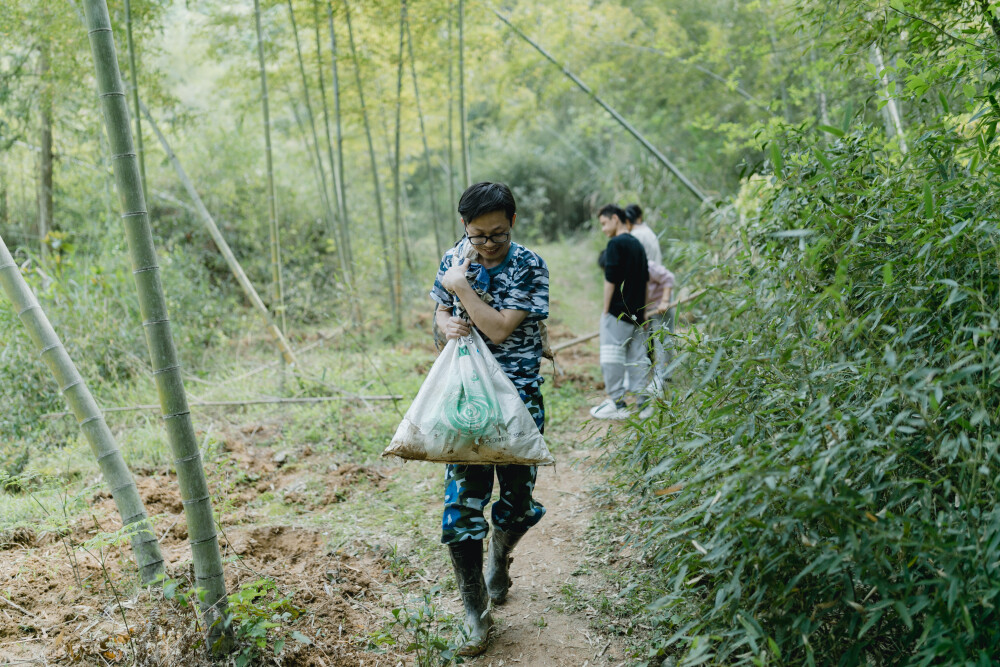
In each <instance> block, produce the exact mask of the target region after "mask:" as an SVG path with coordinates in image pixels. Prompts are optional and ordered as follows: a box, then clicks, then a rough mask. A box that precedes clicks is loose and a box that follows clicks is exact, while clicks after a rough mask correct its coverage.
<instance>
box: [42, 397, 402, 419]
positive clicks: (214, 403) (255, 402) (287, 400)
mask: <svg viewBox="0 0 1000 667" xmlns="http://www.w3.org/2000/svg"><path fill="white" fill-rule="evenodd" d="M402 398H403V397H402V396H401V395H399V394H380V395H377V396H354V395H350V396H346V395H345V396H302V397H298V398H253V399H248V400H245V401H198V402H197V403H191V407H238V406H243V405H272V404H282V403H323V402H326V401H398V400H401V399H402ZM159 409H160V406H159V405H153V404H152V403H149V404H143V405H132V406H128V407H123V408H104V410H103V411H104V412H139V411H141V410H159ZM69 414H70V413H69V412H49V413H47V414H44V415H42V417H44V418H45V419H56V418H58V417H66V416H68V415H69Z"/></svg>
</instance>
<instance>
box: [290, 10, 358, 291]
mask: <svg viewBox="0 0 1000 667" xmlns="http://www.w3.org/2000/svg"><path fill="white" fill-rule="evenodd" d="M288 16H289V18H290V19H291V21H292V35H294V36H295V53H296V55H297V56H298V61H299V74H300V75H301V77H302V95H303V97H304V98H305V102H306V116H307V117H308V118H307V120H308V121H309V128H310V130H311V131H312V138H313V152H314V153H315V157H316V168H317V169H318V170H319V181H320V196H321V197H322V200H323V206H324V208H325V209H326V217H327V229H328V232H329V233H330V235H331V236H332V237H333V238H334V242H335V243H336V245H337V258H338V260H339V261H340V269H341V273H342V274H343V275H344V276H346V275H347V273H346V263H347V259H346V257H345V256H344V248H343V247H342V245H341V243H340V241H339V240H337V233H336V229H337V227H336V222H335V217H334V213H333V205H332V204H331V203H330V193H329V191H328V190H327V189H326V168H325V167H324V166H323V156H322V155H321V154H320V151H319V134H318V133H317V132H316V117H315V116H314V115H313V110H312V101H311V99H310V96H309V79H308V77H306V66H305V62H304V61H303V59H302V45H301V43H300V42H299V29H298V26H297V25H296V23H295V9H294V7H292V0H288Z"/></svg>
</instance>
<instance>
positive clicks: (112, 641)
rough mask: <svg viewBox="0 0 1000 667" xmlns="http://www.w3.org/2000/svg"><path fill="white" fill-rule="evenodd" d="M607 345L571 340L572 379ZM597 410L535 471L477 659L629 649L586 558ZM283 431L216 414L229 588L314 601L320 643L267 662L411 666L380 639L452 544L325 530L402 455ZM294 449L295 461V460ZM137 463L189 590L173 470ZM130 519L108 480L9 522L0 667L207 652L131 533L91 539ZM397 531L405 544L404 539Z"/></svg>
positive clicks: (443, 564) (173, 564) (432, 503)
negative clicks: (137, 564) (489, 634)
mask: <svg viewBox="0 0 1000 667" xmlns="http://www.w3.org/2000/svg"><path fill="white" fill-rule="evenodd" d="M596 348H597V345H596V341H591V342H590V343H585V344H583V345H581V346H579V347H578V348H570V349H568V350H566V351H565V352H564V353H561V354H560V359H559V361H560V365H561V367H562V368H563V370H564V371H565V374H564V375H562V376H561V382H571V383H579V384H580V385H581V386H582V387H585V388H586V389H588V390H592V389H593V388H594V387H595V384H596V382H595V378H594V377H592V376H591V375H588V374H587V373H586V372H585V371H584V370H582V369H583V365H584V364H587V363H590V364H592V363H593V362H594V357H595V356H596ZM594 397H595V399H596V394H594ZM587 408H588V405H582V404H581V405H580V406H578V409H577V410H576V412H575V415H574V417H573V419H572V423H571V424H570V425H569V427H568V430H569V431H571V432H573V433H575V435H574V436H573V439H574V440H575V443H573V444H572V447H573V448H572V449H570V450H569V451H567V449H565V448H563V449H561V450H560V451H559V452H558V453H557V459H558V466H557V467H555V468H552V467H548V468H542V469H540V471H539V475H538V481H537V485H536V495H537V497H538V498H539V499H540V500H541V502H542V503H543V504H544V505H545V506H546V508H547V514H546V516H545V518H544V519H543V521H542V522H541V523H540V524H539V525H538V526H537V527H536V528H535V529H533V530H531V531H530V532H529V533H528V535H527V536H526V537H525V538H524V539H523V540H522V542H521V544H520V545H518V547H517V549H516V550H515V552H514V562H513V566H512V572H511V573H512V577H513V587H512V589H511V592H510V596H509V598H508V601H507V602H506V604H504V605H503V606H502V607H499V608H497V609H495V610H494V618H495V619H496V621H497V627H496V630H495V634H494V639H493V641H492V644H491V646H490V648H489V650H488V651H487V652H486V653H485V654H484V655H482V656H480V657H478V658H475V659H473V660H469V661H467V664H472V665H479V666H481V667H487V666H489V667H500V666H502V665H521V666H533V665H537V666H539V667H542V666H556V667H559V666H567V667H569V666H571V665H572V666H574V667H580V666H584V667H589V666H590V665H624V664H626V663H627V661H628V657H627V652H626V648H625V646H624V644H623V643H622V641H621V640H620V637H619V635H618V634H616V633H614V632H612V631H609V628H608V627H604V626H602V625H601V623H600V622H599V613H598V611H597V610H596V609H595V608H594V605H593V604H590V601H592V600H595V599H597V598H598V596H599V593H601V592H607V595H608V596H609V597H610V596H611V595H613V594H614V592H613V591H610V590H609V589H608V583H607V582H605V581H602V580H601V578H600V577H599V576H598V575H595V574H592V573H590V572H591V570H589V569H588V568H587V567H586V565H587V562H586V558H587V555H586V553H587V552H586V549H585V548H584V547H585V543H584V538H585V531H586V529H587V527H588V525H590V523H591V522H592V520H593V517H594V512H595V508H594V503H593V501H592V499H591V494H590V489H591V488H592V487H594V486H595V485H597V484H600V483H601V482H602V481H603V477H602V473H601V472H600V471H599V469H598V468H596V467H594V466H593V465H592V464H591V462H592V460H593V459H594V458H595V457H596V455H597V454H598V453H599V452H598V450H597V449H596V447H597V444H598V443H599V441H600V438H598V437H594V436H595V430H594V428H595V427H593V426H590V425H588V423H587V419H588V418H589V415H588V414H587ZM281 430H282V423H281V421H280V420H276V421H274V422H271V423H256V422H255V423H246V424H237V425H231V424H225V423H223V424H220V425H216V433H220V432H221V434H222V436H221V437H222V441H223V443H224V452H223V453H222V454H221V455H220V456H218V457H217V458H216V461H215V463H214V465H213V466H212V467H211V469H210V470H209V476H210V481H211V483H212V485H213V489H214V490H215V493H216V496H217V498H216V504H217V506H218V505H220V504H222V505H224V506H225V509H224V511H219V515H220V516H221V517H222V526H221V528H222V530H221V534H220V543H221V546H222V549H223V556H224V558H225V559H226V562H227V584H228V587H229V591H230V592H231V593H232V592H234V591H237V590H239V588H240V586H241V585H242V584H246V583H249V582H254V581H257V580H259V579H260V578H262V577H267V578H270V579H273V581H274V582H275V583H276V585H277V589H278V591H280V592H281V593H283V594H284V595H287V596H288V597H289V598H290V602H291V603H292V604H293V605H294V606H295V607H297V608H299V609H301V610H302V616H301V617H300V618H299V619H298V620H297V621H296V622H295V624H294V625H293V626H291V627H292V628H293V629H296V630H298V631H300V632H302V634H303V635H305V636H306V637H308V638H309V639H310V641H311V643H310V644H302V643H299V642H295V641H289V642H288V643H287V646H286V648H285V649H284V651H283V652H282V653H281V654H280V656H277V657H275V656H273V655H271V654H269V653H266V652H265V654H264V656H262V657H261V658H260V659H259V660H257V661H256V662H255V664H281V665H295V666H299V665H301V666H305V665H317V666H319V665H323V666H341V665H342V666H347V665H350V666H352V667H356V666H359V665H364V666H368V665H371V666H386V667H388V666H395V665H410V664H414V663H413V660H414V659H413V656H412V654H410V653H407V652H406V651H405V642H404V643H402V644H397V645H396V646H391V647H389V648H388V649H385V648H383V649H382V651H383V652H375V651H373V650H372V647H371V644H370V642H369V641H368V638H369V637H370V636H371V635H372V633H375V632H377V631H378V630H379V629H380V628H385V627H386V625H387V623H388V622H389V621H390V619H391V613H390V612H391V608H392V607H393V605H394V604H397V603H398V600H399V591H400V590H408V591H416V592H419V591H420V590H426V589H429V588H430V587H431V586H433V585H435V584H447V583H448V582H450V579H451V578H452V573H451V569H450V565H449V564H448V561H447V554H446V552H445V550H444V547H441V548H440V550H439V551H437V552H436V553H435V554H434V555H432V556H431V557H427V558H426V559H425V562H420V561H419V560H418V558H417V557H416V556H412V557H411V558H409V560H406V559H404V560H403V561H400V559H399V558H398V557H396V556H394V555H392V554H389V553H387V552H386V550H385V548H384V547H381V546H378V545H375V544H367V543H365V542H364V541H363V540H348V541H347V542H345V543H343V544H332V543H331V539H330V537H329V536H328V535H327V534H326V533H324V532H323V531H321V530H319V529H317V528H315V526H316V525H322V521H320V520H317V517H320V516H329V515H330V513H331V512H333V513H335V512H336V508H335V507H334V506H336V505H337V504H339V503H343V502H345V501H348V500H350V499H351V498H352V497H354V494H356V493H359V492H363V493H369V494H370V493H378V492H379V491H380V490H383V489H385V488H386V486H387V485H388V484H389V483H390V482H391V481H392V479H393V478H394V476H395V475H396V474H397V472H398V470H399V465H398V464H394V463H385V464H383V463H379V464H375V465H369V466H364V465H357V464H352V463H345V462H343V461H337V460H336V459H335V458H334V456H333V455H332V454H319V453H315V452H313V451H312V449H311V448H310V447H309V446H308V445H304V446H298V445H296V444H295V443H289V442H284V443H282V444H281V445H280V446H279V447H273V446H270V445H272V444H273V443H274V441H275V440H276V439H277V437H278V436H279V435H280V433H281ZM290 457H291V458H290ZM292 459H294V460H295V461H296V462H297V464H296V465H287V462H288V461H289V460H292ZM429 475H433V476H434V478H433V479H430V481H429V482H428V484H427V486H428V491H427V494H426V502H424V503H422V505H421V506H420V507H419V508H417V511H418V512H421V513H422V514H423V518H422V519H421V521H420V525H422V526H428V525H430V526H434V525H437V521H439V519H438V517H439V513H440V499H439V498H438V497H437V491H436V488H437V486H438V484H437V481H436V480H437V477H439V476H440V475H439V471H437V470H436V469H433V470H431V472H430V473H429ZM136 476H137V484H138V487H139V491H140V493H141V495H142V497H143V499H144V501H145V503H146V507H147V510H148V511H149V513H150V514H151V515H153V516H154V517H155V523H156V526H157V531H158V533H159V534H160V535H161V546H162V548H163V552H164V556H165V558H166V560H167V572H168V576H169V577H171V578H172V579H175V580H178V581H180V582H181V586H180V588H179V589H178V590H185V586H187V585H189V584H187V583H186V582H190V581H191V579H192V576H193V575H192V572H191V567H190V561H189V558H190V551H189V548H188V545H187V541H186V540H187V531H186V528H185V524H184V520H183V514H182V511H183V510H182V505H181V502H180V497H179V496H178V493H177V485H176V480H175V478H174V476H173V474H172V473H169V472H168V471H166V470H141V471H136ZM317 481H319V482H320V484H317V483H316V482H317ZM317 487H318V490H317ZM264 494H272V496H274V497H276V498H280V500H281V502H282V503H283V504H284V505H285V506H287V510H288V511H287V512H286V513H283V514H281V515H280V516H279V517H274V516H267V515H265V514H264V512H263V509H262V506H261V504H260V502H258V501H259V499H260V498H261V496H262V495H264ZM333 516H337V515H336V514H334V515H333ZM339 520H342V521H350V520H351V517H340V518H339ZM118 528H120V524H119V523H118V520H117V517H116V513H115V511H114V506H113V503H112V501H111V499H110V496H109V494H107V493H106V492H98V493H95V494H94V495H93V497H92V503H91V506H90V508H89V511H87V512H85V513H84V514H82V515H80V516H77V517H76V518H75V519H72V520H70V521H69V522H68V526H67V527H66V529H65V530H62V531H60V532H59V533H55V532H48V533H45V534H42V535H36V534H34V533H32V532H30V531H26V530H20V531H17V532H15V533H10V534H7V535H0V665H7V664H38V665H48V664H64V665H109V664H123V665H124V664H135V665H170V666H184V667H188V666H191V665H202V664H206V665H207V664H210V663H209V662H208V661H207V659H206V658H205V652H204V648H203V646H202V645H201V634H200V633H199V632H198V631H197V629H196V619H195V615H194V612H193V611H192V607H191V605H188V606H184V605H181V604H179V603H178V601H177V600H176V599H172V600H164V598H163V593H162V591H160V590H155V589H154V590H152V591H145V590H142V589H141V588H139V587H138V586H136V584H135V571H134V566H133V565H132V562H131V552H130V549H129V547H128V545H127V544H123V545H107V544H103V545H102V544H97V543H95V544H91V545H90V546H89V547H88V548H86V549H84V548H83V546H84V545H85V544H86V543H87V541H88V540H92V539H93V538H94V537H95V536H100V535H105V534H107V533H108V532H110V531H115V530H117V529H118ZM399 537H400V538H401V539H403V542H402V543H403V544H405V536H399ZM400 562H403V563H404V565H403V566H402V567H401V566H400ZM129 582H131V583H129ZM444 590H445V591H446V593H445V597H444V600H443V605H444V607H445V608H446V609H447V610H448V611H450V612H452V613H454V614H460V613H461V603H460V601H459V599H458V596H457V595H456V594H455V592H454V591H455V589H454V586H453V585H446V586H444ZM571 591H572V594H569V593H570V592H571ZM612 630H613V628H612Z"/></svg>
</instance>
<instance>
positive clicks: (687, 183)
mask: <svg viewBox="0 0 1000 667" xmlns="http://www.w3.org/2000/svg"><path fill="white" fill-rule="evenodd" d="M459 3H461V0H459ZM490 11H492V12H493V13H494V14H496V16H497V18H498V19H500V20H501V21H503V22H504V23H506V24H507V26H508V27H510V29H511V30H513V31H514V34H516V35H517V36H518V37H520V38H521V39H523V40H524V41H526V42H527V43H528V44H530V45H531V46H533V47H534V48H535V50H536V51H538V52H539V53H541V54H542V56H544V57H545V59H546V60H548V61H549V62H550V63H552V64H553V65H555V66H556V67H558V68H559V69H560V70H562V73H563V74H565V75H566V76H567V77H568V78H569V79H570V80H571V81H572V82H573V83H575V84H576V85H577V86H578V87H579V88H580V90H582V91H583V92H585V93H586V94H587V96H588V97H590V99H592V100H594V102H596V103H597V104H598V105H599V106H600V107H601V108H602V109H604V110H605V111H607V112H608V113H609V114H611V117H612V118H614V119H615V120H616V121H618V124H619V125H621V126H622V127H624V128H625V130H627V131H628V133H629V134H631V135H632V136H633V137H635V138H636V139H637V140H638V141H639V143H640V144H642V145H643V146H644V147H645V148H646V150H648V151H649V152H650V153H651V154H652V155H653V157H655V158H656V159H657V160H658V161H659V162H660V164H662V165H663V166H664V167H666V168H667V170H668V171H670V173H671V174H673V175H674V176H676V177H677V180H679V181H680V182H681V185H683V186H684V187H685V188H687V189H688V191H689V192H691V194H693V195H694V196H695V197H697V198H698V199H700V200H701V201H702V203H706V204H707V203H709V202H710V201H711V200H710V199H709V197H708V196H707V195H706V194H705V193H704V192H702V191H701V189H700V188H699V187H698V186H697V185H695V184H694V183H692V182H691V180H690V179H689V178H688V177H687V176H685V175H684V174H682V173H681V171H680V169H678V168H677V167H676V165H674V163H673V162H671V161H670V160H669V159H667V156H666V155H664V154H663V153H662V152H660V150H659V149H657V148H656V146H654V145H653V144H651V143H650V142H649V140H648V139H646V137H644V136H643V135H642V134H641V133H640V132H639V130H637V129H635V128H634V127H632V124H631V123H629V122H628V121H627V120H625V118H624V117H623V116H622V115H621V114H620V113H618V112H617V111H615V110H614V109H613V108H612V107H611V106H610V105H608V103H607V102H605V101H604V100H602V99H601V98H600V97H598V96H597V94H596V93H595V92H594V91H593V90H591V89H590V86H588V85H587V84H585V83H584V82H583V81H581V80H580V78H579V77H577V76H576V75H575V74H573V73H572V72H571V71H569V70H568V69H566V66H565V65H563V64H562V63H560V62H559V61H557V60H556V59H555V58H554V57H552V55H551V54H550V53H549V52H548V51H546V50H545V49H543V48H542V47H541V46H540V45H539V44H537V43H536V42H535V41H534V40H532V39H531V38H530V37H528V36H527V35H525V34H524V33H523V32H521V29H520V28H518V27H517V26H516V25H514V24H513V23H511V22H510V19H508V18H507V17H506V16H504V15H503V14H501V13H500V12H498V11H497V10H495V9H491V10H490Z"/></svg>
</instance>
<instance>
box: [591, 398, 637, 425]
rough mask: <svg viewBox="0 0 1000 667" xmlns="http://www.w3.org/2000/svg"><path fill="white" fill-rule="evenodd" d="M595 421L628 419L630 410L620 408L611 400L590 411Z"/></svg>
mask: <svg viewBox="0 0 1000 667" xmlns="http://www.w3.org/2000/svg"><path fill="white" fill-rule="evenodd" d="M590 414H591V415H593V416H594V419H618V420H621V419H628V410H626V409H625V408H619V407H618V406H617V405H615V402H614V401H612V400H611V399H610V398H609V399H608V400H606V401H604V402H603V403H601V404H600V405H598V406H597V407H596V408H594V409H593V410H591V411H590Z"/></svg>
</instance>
